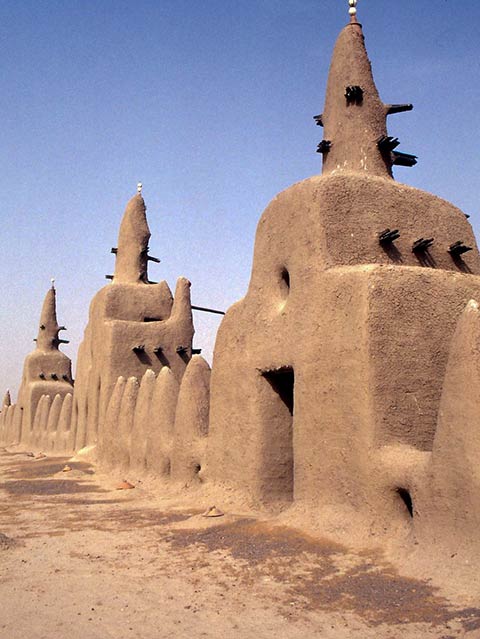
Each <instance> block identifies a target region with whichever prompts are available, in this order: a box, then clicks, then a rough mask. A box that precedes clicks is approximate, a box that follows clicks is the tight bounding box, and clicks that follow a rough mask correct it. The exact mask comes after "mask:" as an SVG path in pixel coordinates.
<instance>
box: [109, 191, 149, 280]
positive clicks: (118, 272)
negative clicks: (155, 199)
mask: <svg viewBox="0 0 480 639" xmlns="http://www.w3.org/2000/svg"><path fill="white" fill-rule="evenodd" d="M146 211H147V208H146V206H145V202H144V200H143V197H142V196H141V194H140V193H137V195H135V196H134V197H132V199H131V200H130V201H129V202H128V204H127V208H126V209H125V213H124V215H123V219H122V222H121V224H120V232H119V234H118V247H117V248H116V249H114V251H115V253H116V260H115V276H114V281H115V282H116V283H139V282H143V283H145V284H147V283H148V260H149V255H148V241H149V239H150V229H149V228H148V222H147V216H146Z"/></svg>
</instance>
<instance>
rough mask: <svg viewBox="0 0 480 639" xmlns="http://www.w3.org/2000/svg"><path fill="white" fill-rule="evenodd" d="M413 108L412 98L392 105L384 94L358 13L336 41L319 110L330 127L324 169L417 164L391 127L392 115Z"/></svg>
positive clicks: (377, 170) (374, 170)
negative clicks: (389, 117)
mask: <svg viewBox="0 0 480 639" xmlns="http://www.w3.org/2000/svg"><path fill="white" fill-rule="evenodd" d="M412 108H413V107H412V105H411V104H397V105H392V104H388V105H387V104H384V103H383V102H382V100H381V99H380V96H379V94H378V90H377V87H376V85H375V81H374V79H373V74H372V66H371V64H370V60H369V58H368V54H367V51H366V48H365V38H364V35H363V30H362V25H361V24H360V23H359V22H358V21H357V18H356V14H353V15H352V16H351V20H350V23H349V24H348V25H347V26H346V27H345V28H344V29H343V30H342V32H341V33H340V35H339V37H338V39H337V42H336V45H335V49H334V52H333V56H332V62H331V65H330V73H329V77H328V84H327V92H326V99H325V107H324V111H323V114H322V115H319V116H315V119H316V121H317V123H318V124H319V125H321V126H323V127H324V139H323V140H322V142H321V143H320V144H319V146H318V151H319V152H320V153H322V154H323V172H324V173H334V172H338V171H357V172H360V173H365V174H368V175H378V176H380V177H392V166H393V165H394V164H407V165H410V166H413V165H414V164H415V163H416V158H415V156H413V155H409V154H404V153H399V152H398V151H394V149H395V148H396V147H397V146H398V144H399V142H398V140H397V139H395V138H391V137H388V133H387V115H389V114H390V113H398V112H400V111H409V110H411V109H412Z"/></svg>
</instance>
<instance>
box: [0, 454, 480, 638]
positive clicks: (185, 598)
mask: <svg viewBox="0 0 480 639" xmlns="http://www.w3.org/2000/svg"><path fill="white" fill-rule="evenodd" d="M66 461H67V460H66V459H62V458H52V457H47V458H45V459H35V458H33V457H29V456H27V455H26V454H25V453H13V452H8V451H5V450H4V451H1V452H0V612H1V614H0V639H23V638H27V637H28V638H29V639H57V638H58V639H60V638H61V639H77V638H78V639H80V638H82V639H96V638H98V639H109V638H110V637H112V638H113V637H115V639H124V638H125V639H127V638H137V637H138V638H142V639H164V638H165V639H167V638H168V639H171V638H183V637H192V638H197V637H210V638H222V639H228V638H232V639H233V638H235V639H242V638H245V639H247V638H248V639H249V638H253V637H255V638H258V639H267V638H268V639H270V638H275V639H282V638H288V639H297V638H298V639H300V638H301V639H310V638H315V637H319V638H320V637H321V638H322V639H333V638H336V639H347V638H348V639H356V638H358V639H360V638H361V639H370V638H373V637H375V638H376V639H384V638H385V639H386V638H391V639H397V638H398V637H402V639H414V638H415V639H418V638H423V637H427V638H429V637H435V638H437V639H454V638H457V637H466V638H469V639H474V638H475V639H478V638H480V609H479V608H475V607H472V606H471V605H468V602H465V605H464V606H461V605H459V604H458V601H457V602H456V605H453V604H452V602H450V601H449V600H448V599H447V598H445V597H444V596H442V594H441V593H440V591H438V590H437V589H436V588H434V587H433V586H432V585H430V583H429V582H428V581H420V580H414V579H409V578H406V577H402V576H400V575H399V574H398V573H397V572H396V570H395V569H394V568H393V566H391V565H389V564H388V563H386V562H385V561H383V560H382V559H381V558H380V557H378V556H375V555H374V554H373V553H371V552H364V553H358V552H353V551H349V550H348V549H347V548H345V547H343V546H340V545H338V544H333V543H331V542H328V541H322V540H318V539H317V540H315V539H313V538H310V537H307V536H305V535H302V534H301V533H299V532H298V531H295V530H294V529H289V528H285V527H280V526H276V525H274V523H273V522H271V521H268V520H260V519H256V518H254V517H251V516H244V515H243V516H242V515H234V514H226V515H225V516H224V517H218V518H214V519H207V518H204V517H202V516H201V512H202V511H203V510H204V508H205V504H198V505H197V507H195V504H194V505H193V506H192V503H190V504H188V505H186V504H185V503H180V502H177V503H176V502H175V498H174V497H172V496H171V495H170V496H168V495H165V496H159V495H158V491H156V492H155V493H154V492H152V490H151V489H146V488H144V487H142V486H141V485H138V486H137V487H136V488H135V489H133V490H128V491H118V490H115V485H116V484H117V483H118V480H119V478H118V477H110V478H108V477H105V476H97V475H96V474H95V472H94V469H93V468H92V467H91V466H89V465H88V464H86V463H79V462H68V463H69V465H70V466H71V467H72V470H71V471H70V472H68V473H64V472H62V468H63V467H64V465H65V463H66ZM177 499H178V497H177ZM207 506H208V504H207Z"/></svg>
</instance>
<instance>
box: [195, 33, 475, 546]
mask: <svg viewBox="0 0 480 639" xmlns="http://www.w3.org/2000/svg"><path fill="white" fill-rule="evenodd" d="M349 86H357V87H360V88H361V89H362V91H363V98H362V100H361V101H359V102H357V103H352V102H349V100H348V99H347V97H346V88H347V87H349ZM388 111H389V107H388V106H387V105H383V104H382V103H381V102H380V99H379V97H378V93H377V90H376V88H375V85H374V83H373V78H372V75H371V68H370V63H369V61H368V58H367V54H366V52H365V49H364V42H363V35H362V30H361V26H360V25H359V24H358V23H352V24H350V25H348V26H347V27H346V28H345V29H344V30H343V32H342V33H341V35H340V37H339V40H338V42H337V45H336V47H335V52H334V56H333V61H332V66H331V70H330V78H329V84H328V90H327V97H326V103H325V110H324V112H323V116H322V118H321V120H322V122H323V125H324V127H325V136H324V138H325V139H326V140H328V141H329V142H330V145H329V146H328V145H327V146H328V148H325V147H324V152H323V156H324V168H323V175H322V176H319V177H313V178H310V179H307V180H304V181H303V182H300V183H298V184H295V185H294V186H292V187H291V188H289V189H287V190H286V191H284V192H283V193H280V194H279V195H278V196H277V197H276V198H275V199H274V200H273V201H272V203H271V204H270V205H269V206H268V207H267V209H266V211H265V212H264V214H263V216H262V218H261V220H260V222H259V225H258V228H257V235H256V241H255V253H254V262H253V270H252V276H251V281H250V285H249V288H248V292H247V295H246V297H245V298H244V299H243V300H240V301H239V302H238V303H237V304H235V305H234V306H233V307H232V308H231V309H230V310H229V311H228V312H227V314H226V316H225V318H224V320H223V322H222V325H221V327H220V330H219V333H218V337H217V342H216V346H215V354H214V361H213V370H212V379H211V412H210V424H209V436H208V454H207V463H208V467H207V472H206V479H208V480H212V481H213V482H215V483H216V484H218V485H224V484H225V483H226V484H227V485H229V486H230V487H231V488H233V493H232V494H235V495H238V496H239V499H240V496H242V498H244V499H245V498H248V499H251V500H253V502H254V503H256V504H257V505H261V506H263V507H266V508H268V509H272V510H278V509H283V510H285V509H288V508H290V509H291V510H292V511H295V512H296V513H307V512H308V513H310V514H311V518H313V519H314V520H315V521H316V522H317V523H318V525H321V526H322V529H323V530H328V531H333V532H335V534H337V533H339V532H340V531H341V532H342V534H348V531H350V534H351V535H352V536H353V535H354V536H355V537H356V538H361V539H362V540H363V542H364V543H367V542H368V541H369V539H370V538H371V537H372V536H374V538H375V540H376V543H378V542H379V540H380V539H382V537H383V538H390V539H392V538H396V537H398V536H402V535H405V534H406V533H407V531H408V530H411V529H412V526H413V527H414V528H415V527H417V522H416V519H417V516H418V512H419V511H421V512H422V518H423V519H424V518H425V516H427V517H428V514H429V513H430V514H431V515H432V522H433V521H434V520H435V519H434V516H433V510H434V509H435V508H438V509H439V512H443V513H444V517H445V521H444V522H443V523H442V524H441V525H442V526H443V527H444V531H445V534H449V535H450V538H451V539H452V538H453V537H452V534H453V531H454V530H458V531H461V530H462V529H463V533H461V532H459V534H466V533H467V527H463V521H464V520H465V518H466V517H467V514H466V511H467V510H469V512H470V513H471V512H472V511H473V512H475V515H473V514H469V515H468V518H469V519H470V521H471V524H470V531H471V533H469V534H473V530H474V529H475V525H476V522H477V517H478V516H479V515H480V509H479V508H478V505H477V506H474V505H473V502H474V494H475V489H474V486H478V484H477V483H476V481H475V480H474V477H475V476H476V474H475V473H476V471H475V469H474V468H473V466H471V465H470V464H469V463H468V461H467V458H465V450H464V449H465V447H466V445H467V442H468V445H469V447H470V449H471V451H472V452H471V453H470V457H469V459H471V460H473V459H475V455H476V453H474V452H473V451H476V443H475V442H476V439H475V438H476V437H477V435H476V434H475V432H476V430H478V429H477V428H476V424H477V423H478V409H479V405H478V397H477V396H476V395H475V394H473V396H472V398H471V400H470V401H469V402H467V403H465V406H464V407H463V409H462V411H460V413H459V414H460V417H461V418H462V419H461V424H460V425H459V426H460V427H459V429H458V430H457V422H458V418H456V417H455V415H457V414H458V413H457V409H458V410H459V407H458V406H457V404H459V403H461V401H462V399H463V395H464V393H465V392H466V391H465V390H464V392H463V394H460V389H461V388H462V384H463V388H464V389H466V388H467V387H468V385H467V379H469V380H475V379H476V373H475V375H474V374H473V370H475V371H476V368H475V366H476V365H477V364H476V359H478V348H477V350H476V351H475V353H474V352H473V349H472V348H470V359H469V361H470V362H471V366H472V367H473V369H472V371H470V370H469V369H468V370H467V369H465V370H463V369H462V371H463V372H462V373H461V374H460V373H459V371H458V366H459V365H461V364H459V361H460V362H463V361H466V360H467V357H466V356H462V358H460V356H459V355H458V354H455V353H456V350H455V349H458V348H459V347H458V346H455V344H457V342H458V340H459V339H460V337H459V336H458V331H461V332H462V330H466V329H461V328H459V329H456V327H457V323H458V321H459V318H460V317H461V316H462V313H463V311H464V308H465V306H466V305H467V303H468V301H469V300H470V299H472V298H473V299H477V300H478V299H480V277H478V275H479V273H480V255H479V252H478V249H477V246H476V242H475V238H474V236H473V232H472V229H471V227H470V224H469V223H468V221H467V220H466V218H465V215H464V214H463V213H462V212H461V211H460V210H459V209H457V208H456V207H454V206H453V205H451V204H449V203H448V202H446V201H444V200H441V199H440V198H438V197H435V196H433V195H430V194H428V193H425V192H423V191H419V190H418V189H414V188H411V187H407V186H405V185H402V184H398V183H396V182H395V181H394V180H393V179H392V177H391V168H392V165H393V162H394V156H393V155H392V154H391V153H388V154H385V153H383V152H381V150H380V148H379V146H378V141H379V140H380V138H381V137H382V136H384V135H386V131H387V130H386V116H387V113H388ZM386 229H399V232H400V237H399V238H397V239H396V240H395V241H392V242H387V243H383V244H382V243H381V242H380V241H379V236H380V234H381V233H382V232H383V231H385V230H386ZM420 238H434V243H433V245H432V246H431V247H430V248H429V249H428V250H423V251H419V252H414V251H412V246H413V244H414V242H415V241H416V240H418V239H420ZM460 240H461V241H463V242H464V244H465V245H468V246H470V247H472V248H473V250H471V251H470V252H468V253H465V254H464V255H463V256H461V257H460V256H455V255H452V253H451V252H449V249H450V246H451V245H452V244H454V243H455V242H457V241H460ZM475 312H476V311H475ZM469 313H470V314H472V313H473V311H469ZM469 317H470V316H469ZM465 321H466V320H461V326H462V325H463V323H464V322H465ZM470 321H472V320H470ZM456 330H457V337H456V338H455V339H454V342H453V346H451V344H452V337H453V335H454V333H455V331H456ZM462 334H463V333H462ZM466 339H467V338H466V337H464V338H463V341H462V344H463V342H465V340H466ZM469 339H470V340H471V339H473V338H469ZM470 343H471V342H468V344H470ZM465 347H466V346H462V348H465ZM452 348H453V351H452ZM453 370H455V371H456V372H455V373H454V372H453ZM470 384H471V382H470ZM454 396H455V397H456V398H457V399H456V400H455V401H450V399H449V397H450V398H451V397H454ZM473 398H475V399H473ZM439 418H440V424H439V427H438V428H439V430H438V432H437V425H438V420H439ZM454 424H455V425H454ZM453 429H455V430H456V436H455V437H451V436H450V434H451V432H450V431H451V430H453ZM469 429H471V430H470V431H469ZM467 432H469V435H468V437H467V435H466V433H467ZM477 434H478V433H477ZM442 442H443V443H442ZM477 448H478V446H477ZM432 450H433V451H434V453H433V457H432ZM431 459H433V461H432V462H431ZM430 463H432V470H431V473H433V479H431V476H430V475H429V471H428V468H429V466H430ZM472 463H473V461H472ZM442 468H443V469H446V470H444V471H442ZM460 469H462V470H460ZM432 481H433V486H434V490H435V491H436V497H435V500H440V501H441V502H442V504H441V506H440V504H439V503H438V502H435V504H436V505H432V503H433V502H432V499H433V498H432V495H431V491H430V483H431V482H432ZM461 485H466V486H467V490H466V496H465V500H464V498H463V496H462V493H461V491H460V486H461ZM468 486H471V487H472V488H471V490H472V492H471V493H470V492H469V488H468ZM454 500H457V504H456V506H455V507H453V501H454ZM433 501H434V500H433ZM469 504H471V506H470V508H469ZM461 513H464V514H463V515H462V514H461ZM439 525H440V522H439ZM424 526H425V523H424V522H423V521H420V522H418V531H419V534H420V533H421V530H422V527H424ZM477 526H478V524H477ZM447 531H448V532H447ZM420 536H422V535H421V534H420ZM423 539H424V541H425V542H427V534H424V536H423Z"/></svg>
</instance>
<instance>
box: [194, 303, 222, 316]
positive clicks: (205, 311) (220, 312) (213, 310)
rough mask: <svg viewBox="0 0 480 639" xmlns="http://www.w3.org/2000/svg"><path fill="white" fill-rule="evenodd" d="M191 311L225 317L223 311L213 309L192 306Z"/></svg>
mask: <svg viewBox="0 0 480 639" xmlns="http://www.w3.org/2000/svg"><path fill="white" fill-rule="evenodd" d="M192 310H193V311H203V312H204V313H215V314H216V315H225V311H217V310H215V309H214V308H205V307H204V306H194V305H193V304H192Z"/></svg>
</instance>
